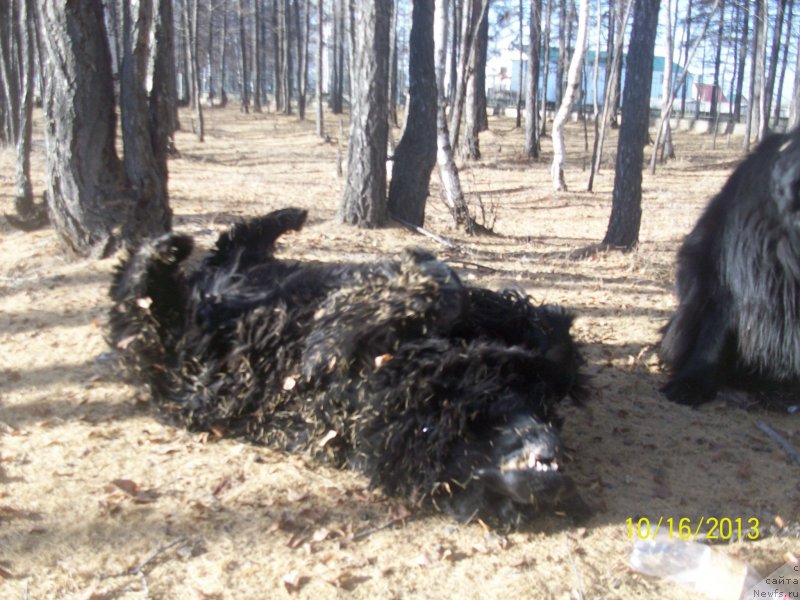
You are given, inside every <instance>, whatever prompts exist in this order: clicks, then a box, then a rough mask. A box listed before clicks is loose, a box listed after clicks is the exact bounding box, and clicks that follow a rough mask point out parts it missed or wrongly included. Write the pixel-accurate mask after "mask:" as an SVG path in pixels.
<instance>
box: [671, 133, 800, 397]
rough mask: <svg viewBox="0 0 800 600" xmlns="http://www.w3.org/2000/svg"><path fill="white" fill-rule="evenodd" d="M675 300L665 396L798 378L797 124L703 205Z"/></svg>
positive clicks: (682, 255) (765, 145)
mask: <svg viewBox="0 0 800 600" xmlns="http://www.w3.org/2000/svg"><path fill="white" fill-rule="evenodd" d="M677 293H678V298H679V306H678V309H677V311H676V313H675V315H674V316H673V317H672V319H671V320H670V322H669V324H668V325H667V327H666V328H665V332H664V337H663V340H662V342H661V357H662V359H663V360H664V361H665V362H666V363H667V364H668V365H669V366H670V367H671V369H672V375H671V377H670V379H669V381H668V383H667V384H666V385H665V386H664V388H663V391H664V392H665V393H666V395H667V397H668V398H670V399H671V400H674V401H677V402H680V403H683V404H699V403H702V402H705V401H707V400H709V399H711V398H713V396H714V395H715V394H716V392H717V390H718V389H719V388H720V387H721V386H724V385H733V386H737V387H757V388H758V387H761V388H763V387H764V385H766V386H775V387H778V386H780V387H784V388H785V387H786V386H789V387H790V388H791V387H793V386H795V385H796V384H797V381H798V377H800V129H797V130H795V131H793V132H791V133H788V134H785V135H775V136H772V137H770V138H768V139H766V140H764V142H762V143H761V144H760V145H759V146H758V147H757V148H756V150H755V151H754V152H753V153H752V154H751V155H750V156H748V157H747V158H746V159H745V160H744V161H743V162H742V164H741V165H739V167H738V168H737V169H736V170H735V171H734V173H733V175H731V177H730V178H729V179H728V181H727V182H726V183H725V186H724V187H723V188H722V190H721V191H720V193H719V194H717V195H716V196H715V197H714V198H713V199H712V200H711V202H710V203H709V204H708V207H707V208H706V210H705V212H704V213H703V215H702V216H701V217H700V219H699V221H698V222H697V224H696V225H695V227H694V229H693V230H692V232H691V233H690V234H689V235H688V237H687V238H686V240H685V242H684V243H683V246H682V247H681V249H680V251H679V253H678V272H677Z"/></svg>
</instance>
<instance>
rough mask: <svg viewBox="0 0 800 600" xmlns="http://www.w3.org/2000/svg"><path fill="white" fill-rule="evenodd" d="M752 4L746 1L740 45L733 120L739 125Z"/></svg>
mask: <svg viewBox="0 0 800 600" xmlns="http://www.w3.org/2000/svg"><path fill="white" fill-rule="evenodd" d="M749 21H750V2H749V0H745V1H744V3H743V11H742V41H741V44H740V45H739V52H738V56H739V70H738V72H737V75H736V103H735V104H734V109H733V120H734V122H735V123H738V122H739V121H740V120H741V118H742V90H744V67H745V63H747V34H748V32H749V31H750V24H749Z"/></svg>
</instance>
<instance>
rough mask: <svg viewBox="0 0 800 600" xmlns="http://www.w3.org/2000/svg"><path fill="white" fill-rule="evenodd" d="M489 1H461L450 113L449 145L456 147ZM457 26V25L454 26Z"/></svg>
mask: <svg viewBox="0 0 800 600" xmlns="http://www.w3.org/2000/svg"><path fill="white" fill-rule="evenodd" d="M488 8H489V0H478V1H477V2H476V0H463V4H462V10H461V12H462V15H461V20H462V23H461V35H460V36H459V39H460V41H461V47H460V49H459V51H458V54H459V58H458V69H457V70H458V77H457V78H456V89H455V93H454V95H453V106H452V109H451V111H450V145H451V146H452V147H453V148H457V147H458V145H459V144H458V143H459V135H460V133H461V120H462V116H463V114H464V104H465V98H466V95H467V79H468V77H469V76H470V69H471V68H472V69H474V63H475V60H476V59H475V54H476V52H477V47H476V46H477V44H476V38H477V29H478V24H479V23H480V22H481V21H482V20H483V19H484V18H485V17H486V12H487V11H488ZM455 26H456V27H457V26H458V25H457V24H456V25H455Z"/></svg>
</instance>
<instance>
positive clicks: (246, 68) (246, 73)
mask: <svg viewBox="0 0 800 600" xmlns="http://www.w3.org/2000/svg"><path fill="white" fill-rule="evenodd" d="M190 1H193V2H197V0H190ZM244 12H245V11H244V0H239V53H240V55H241V57H242V64H241V91H242V92H241V93H242V98H241V100H242V104H241V107H242V108H241V110H242V111H243V112H245V113H249V112H250V64H249V62H248V60H247V31H246V30H245V25H244Z"/></svg>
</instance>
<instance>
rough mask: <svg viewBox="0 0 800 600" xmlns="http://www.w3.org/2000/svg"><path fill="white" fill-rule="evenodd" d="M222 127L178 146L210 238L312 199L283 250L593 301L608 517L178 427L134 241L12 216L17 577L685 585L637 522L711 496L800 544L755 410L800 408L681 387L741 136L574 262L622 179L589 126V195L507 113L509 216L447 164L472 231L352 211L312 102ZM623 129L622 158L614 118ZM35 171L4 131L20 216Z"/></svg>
mask: <svg viewBox="0 0 800 600" xmlns="http://www.w3.org/2000/svg"><path fill="white" fill-rule="evenodd" d="M38 117H39V122H38V123H37V130H36V131H37V135H36V136H35V156H34V160H33V162H34V171H35V187H36V190H37V193H38V192H41V191H42V189H43V181H44V164H43V153H44V144H43V140H42V138H41V133H40V131H41V128H40V127H39V125H40V124H41V115H38ZM182 117H183V124H184V127H186V128H188V127H189V126H190V123H191V118H190V115H189V114H188V113H187V114H183V115H182ZM206 127H207V132H206V141H205V143H202V144H200V143H198V142H197V141H196V140H195V138H194V136H193V135H192V134H191V133H188V132H181V133H179V134H178V135H177V146H178V148H179V150H180V152H181V155H180V157H178V158H175V159H173V160H171V162H170V193H171V202H172V206H173V209H174V212H175V228H176V229H177V230H181V231H186V232H189V233H191V234H193V235H195V236H197V237H198V239H199V240H200V242H201V243H202V244H205V245H208V244H210V243H211V242H212V241H213V239H214V238H215V236H216V234H217V232H218V231H219V230H220V229H222V228H223V227H225V226H226V224H228V223H230V222H231V221H233V220H234V219H236V218H238V217H241V216H250V215H258V214H262V213H265V212H267V211H269V210H272V209H275V208H279V207H283V206H287V205H295V206H302V207H306V208H308V209H309V210H310V219H309V225H308V227H306V228H305V229H304V230H303V231H302V232H299V233H297V234H292V235H291V236H289V237H287V238H285V239H284V240H283V244H282V247H281V252H282V254H283V255H284V256H292V257H309V258H314V259H331V260H336V259H364V260H366V259H369V258H372V257H377V256H394V255H396V254H397V253H398V252H399V251H400V250H401V249H402V248H404V247H406V246H410V245H416V246H422V247H425V248H429V249H431V250H433V251H435V252H436V253H438V255H439V256H440V257H442V258H444V259H447V260H449V261H450V262H451V264H453V265H454V266H455V267H456V269H457V270H458V272H459V273H460V274H461V275H463V276H464V277H465V278H466V279H467V280H469V281H470V282H474V283H478V284H481V285H485V286H489V287H492V288H500V287H509V286H513V287H516V288H520V289H523V290H525V291H526V292H527V293H529V294H530V295H531V296H532V297H533V298H534V299H535V300H536V301H538V302H549V303H559V304H564V305H566V306H568V307H570V308H571V309H572V310H574V312H575V313H576V314H577V315H578V318H577V321H576V323H575V327H574V334H575V336H576V338H577V339H578V340H579V341H580V343H581V344H582V347H583V353H584V355H585V358H586V367H585V370H586V372H587V374H589V375H590V376H591V384H590V385H591V394H590V398H589V401H588V402H587V403H586V405H585V406H583V407H576V406H570V405H569V404H568V403H567V404H565V405H564V407H563V411H562V412H563V414H564V415H565V417H566V424H565V427H564V438H565V442H566V445H567V446H568V448H569V454H570V455H571V456H572V462H571V463H570V464H569V465H568V470H569V472H570V473H571V474H572V475H573V476H574V478H575V480H576V482H577V484H578V487H579V488H580V490H581V492H582V494H583V495H584V497H585V498H586V499H587V500H588V502H589V503H590V504H591V505H592V506H593V508H594V509H595V511H596V514H595V516H594V517H593V518H592V519H591V520H590V521H589V522H588V523H587V524H586V525H584V526H581V527H575V526H573V525H572V524H571V523H570V522H569V521H568V520H566V519H563V518H560V517H558V516H550V517H545V518H542V519H541V520H540V521H537V522H536V523H534V525H533V527H531V528H530V529H528V530H526V531H521V532H514V533H510V534H501V533H498V532H492V531H487V530H485V529H484V528H483V527H482V526H481V525H480V524H478V523H473V524H470V525H460V524H458V523H456V522H455V521H454V520H452V519H451V518H448V517H446V516H443V515H439V514H428V513H423V512H419V511H415V510H411V511H408V510H406V507H404V506H403V504H402V503H401V502H400V501H398V500H396V499H387V498H386V497H384V496H383V495H382V494H380V493H379V492H376V491H372V490H369V489H368V488H367V485H366V481H365V480H364V478H362V477H360V476H359V475H357V474H355V473H352V472H347V471H336V470H333V469H329V468H326V467H323V466H319V465H315V464H309V463H308V462H307V461H305V460H304V459H303V458H301V457H296V456H286V455H284V454H281V453H277V452H274V451H271V450H269V449H267V448H263V447H257V446H253V445H250V444H247V443H244V442H241V441H238V440H235V439H222V440H218V439H215V438H214V436H213V435H202V434H195V433H187V432H186V431H184V430H182V429H180V428H176V427H174V426H171V425H170V424H168V423H165V422H163V421H161V420H159V418H158V417H157V415H156V414H155V411H154V410H153V408H152V406H150V404H149V402H148V397H147V395H146V394H145V392H144V391H143V390H140V389H136V388H133V387H131V386H129V385H127V384H125V383H123V382H122V381H120V378H119V376H118V374H116V373H115V371H114V369H113V366H112V365H111V364H110V362H109V361H108V360H107V356H108V355H107V354H105V353H106V352H107V351H108V347H107V346H106V344H105V341H104V337H103V335H104V327H105V320H106V313H107V311H108V308H109V301H108V298H107V289H108V285H109V275H110V272H111V269H112V267H113V265H114V264H115V263H116V261H117V258H115V259H108V260H101V261H95V260H79V261H70V260H68V259H67V258H66V257H65V256H64V254H63V252H62V251H61V250H60V249H59V246H58V244H57V241H56V238H55V236H54V234H53V232H52V231H50V230H46V231H42V232H37V233H32V234H25V233H21V232H18V231H14V230H12V229H11V228H9V227H8V225H7V224H6V223H5V221H3V222H2V223H0V598H19V599H23V598H24V599H27V598H37V599H38V598H82V599H85V600H89V599H94V600H99V599H105V598H148V597H149V598H169V599H172V598H196V599H223V598H279V597H302V598H321V597H325V598H333V597H354V598H370V599H372V598H445V597H446V598H450V597H458V598H465V599H466V598H556V599H564V598H626V599H629V598H683V597H686V596H687V592H686V590H685V589H683V588H678V587H676V586H675V585H674V584H673V583H670V582H668V581H665V580H663V579H655V578H650V577H646V576H643V575H641V574H638V573H636V572H634V571H633V570H632V569H631V568H630V567H629V557H630V554H631V549H632V547H633V542H632V540H631V539H630V536H629V530H628V523H627V519H634V520H637V519H639V518H641V517H646V518H648V519H650V520H651V521H652V522H653V523H654V524H655V523H656V522H657V521H658V520H659V519H663V523H665V524H666V523H667V521H666V520H667V519H668V518H670V517H671V518H674V519H675V527H677V520H678V519H679V518H683V517H687V518H688V519H690V521H689V523H690V524H691V526H692V527H693V528H695V527H697V526H700V529H701V530H702V531H707V529H708V528H707V525H705V524H701V523H700V519H701V518H703V519H708V518H709V517H717V518H725V517H727V518H730V519H737V518H742V519H744V523H745V530H747V524H746V523H747V520H748V519H751V518H756V519H758V520H759V530H760V534H761V535H760V537H759V539H758V540H756V541H738V542H733V543H730V544H724V543H722V544H718V545H715V546H714V547H715V550H716V551H717V552H719V553H721V554H723V555H726V556H729V557H732V558H734V559H736V560H740V561H744V562H747V563H749V564H751V565H752V566H753V567H754V568H755V569H757V570H758V571H760V572H761V573H762V574H765V575H766V574H767V573H770V572H771V571H773V570H774V569H776V568H778V567H779V566H781V565H782V564H784V563H785V562H786V561H787V560H788V559H789V558H790V557H791V554H792V553H794V554H795V555H796V554H797V553H798V549H799V548H800V537H798V536H800V533H799V532H800V527H799V526H798V519H799V518H800V483H798V482H800V478H799V477H798V473H800V471H798V469H799V468H800V467H798V465H796V464H793V463H792V462H791V461H790V460H789V459H788V458H787V455H786V454H785V453H784V452H783V451H782V450H781V449H780V447H779V446H778V445H777V444H776V443H775V442H774V441H773V440H771V439H770V438H769V437H767V436H766V435H765V434H764V433H763V432H762V431H761V430H760V429H759V428H758V427H757V426H756V423H757V421H758V420H764V421H766V422H767V423H769V424H770V425H771V426H772V427H773V428H774V429H776V430H777V431H778V432H780V433H781V434H782V435H783V436H784V437H785V438H786V439H787V440H788V441H789V442H791V443H792V444H793V445H794V446H795V447H800V420H798V417H797V416H790V415H787V414H786V412H785V411H784V412H767V411H765V410H763V409H760V408H758V407H753V406H749V405H747V404H746V402H745V403H743V402H742V400H743V398H742V397H740V396H735V395H728V396H726V397H724V398H722V399H720V400H717V401H715V402H713V403H710V404H708V405H705V406H703V407H702V408H700V409H689V408H685V407H681V406H676V405H673V404H671V403H668V402H666V401H665V400H664V399H663V397H662V396H661V395H660V394H659V392H658V387H659V385H661V384H662V383H663V382H664V379H665V375H664V373H663V372H662V370H661V368H660V367H659V365H658V361H657V358H656V356H655V346H656V344H657V342H658V339H659V328H660V327H662V326H663V325H664V324H665V322H666V320H667V319H668V317H669V315H670V311H671V310H672V309H673V308H674V306H675V300H674V297H673V294H672V285H673V269H674V258H675V252H676V250H677V248H678V245H679V243H680V241H681V239H682V238H683V236H684V235H685V234H686V233H687V232H688V231H689V229H690V228H691V226H692V224H693V223H694V221H695V219H696V218H697V216H698V214H699V212H700V210H701V209H702V207H703V206H704V204H705V202H706V201H707V200H708V198H709V197H710V196H711V195H712V194H714V193H715V191H716V190H718V189H719V188H720V186H721V185H722V183H723V181H724V180H725V178H726V177H727V175H728V174H729V173H730V172H731V169H732V167H733V165H734V164H735V161H736V160H737V159H738V158H740V157H741V150H740V146H741V138H732V139H731V140H730V141H728V140H727V139H726V138H723V137H721V138H719V139H718V140H717V148H716V149H712V138H711V136H709V135H697V134H692V133H685V132H679V133H677V134H676V137H675V145H676V150H677V152H678V158H677V160H675V161H673V162H672V163H670V164H669V165H668V166H665V167H660V168H659V170H658V173H657V174H656V175H655V176H652V175H650V174H649V173H645V175H644V199H643V211H644V216H643V220H642V230H641V236H640V239H641V244H640V247H639V249H638V250H637V251H635V252H632V253H628V254H621V253H608V254H601V255H599V256H596V257H594V258H592V259H584V260H574V259H571V258H570V257H569V256H568V254H569V252H570V251H572V250H575V249H578V248H580V247H583V246H586V245H588V244H591V243H593V242H597V241H599V240H600V239H602V237H603V234H604V233H605V229H606V226H607V223H608V216H609V213H610V204H611V190H612V187H613V169H612V166H613V162H607V164H606V167H605V168H604V170H603V171H602V172H601V174H600V175H599V178H598V179H597V181H596V184H595V192H594V193H586V192H583V191H579V190H582V189H584V188H585V186H586V179H587V172H586V170H585V167H586V164H587V162H588V158H587V157H588V153H587V152H586V151H585V150H584V138H583V129H582V127H580V126H579V125H577V124H573V125H571V126H570V129H569V131H568V137H569V140H568V142H569V161H568V165H567V171H566V180H567V183H568V185H569V186H570V189H571V190H574V191H570V192H563V193H553V192H551V191H550V182H549V162H548V161H549V158H550V156H551V155H550V151H551V148H550V140H549V139H546V140H545V141H544V146H545V148H544V158H543V160H542V161H541V162H537V163H535V164H528V162H527V161H526V160H525V159H524V158H523V156H522V151H521V148H522V136H521V133H520V132H519V131H518V130H514V128H513V120H512V119H506V118H495V119H492V121H491V130H490V131H489V132H487V133H485V134H483V135H482V137H481V146H482V150H483V159H482V160H480V161H477V162H474V163H470V164H467V165H464V166H463V167H462V171H461V173H462V181H463V183H464V186H465V188H466V189H467V191H468V192H469V193H470V195H471V198H472V200H473V202H475V200H476V198H478V197H479V198H480V200H481V202H482V204H483V206H484V207H486V208H487V209H489V211H490V212H493V213H494V215H495V216H496V223H495V232H496V235H494V236H483V237H469V236H465V235H462V234H460V233H458V232H456V231H454V230H453V229H452V228H451V226H450V224H449V221H448V215H447V212H446V211H445V209H444V208H443V203H442V201H441V200H440V188H439V185H438V182H437V181H436V177H435V176H434V178H433V179H434V184H433V185H432V189H431V197H430V199H429V203H428V214H427V221H426V226H427V227H428V228H429V229H430V230H431V231H434V232H436V233H437V234H439V235H442V236H445V237H447V238H448V239H451V240H452V241H454V242H455V243H456V244H457V247H456V248H455V249H447V248H445V247H443V246H441V245H440V244H437V243H436V242H435V241H432V240H430V239H428V238H426V237H422V236H419V235H416V234H413V233H411V232H409V231H407V230H404V229H402V228H399V227H390V228H387V229H382V230H376V231H363V230H357V229H352V228H349V227H345V226H343V225H338V224H336V223H335V222H334V217H335V212H336V208H337V205H338V202H339V199H340V195H341V190H342V187H343V179H341V178H337V176H336V160H337V153H339V152H341V153H342V156H345V155H346V153H344V142H345V141H344V140H340V141H339V142H337V141H336V139H333V140H329V141H328V142H324V141H322V140H320V139H318V138H317V137H316V136H315V135H314V124H313V122H306V123H300V122H298V121H297V119H296V118H295V117H285V116H278V115H274V114H258V115H243V114H241V113H239V112H238V110H237V108H236V107H232V108H229V109H226V110H220V109H215V110H211V111H206ZM327 128H328V130H329V132H330V135H331V137H332V138H337V137H339V136H340V132H341V131H342V130H343V129H342V128H341V126H340V122H339V119H338V118H335V117H332V116H331V115H328V121H327ZM344 129H345V130H346V124H345V127H344ZM394 135H395V137H397V136H398V135H399V132H398V131H397V130H395V132H394ZM340 146H341V147H340ZM606 148H607V152H606V154H607V158H608V160H609V161H613V153H614V150H615V148H616V139H615V138H612V140H611V141H610V142H609V143H608V144H607V146H606ZM647 154H649V149H648V151H647ZM13 173H14V153H13V151H12V149H9V148H6V149H2V150H0V208H2V210H3V211H6V212H8V211H10V210H11V207H12V194H13V180H14V177H13ZM404 517H406V518H404ZM664 527H666V525H664ZM705 576H706V577H708V578H710V579H713V578H715V577H716V578H718V577H719V576H718V575H713V574H712V573H710V572H709V573H706V575H705Z"/></svg>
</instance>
